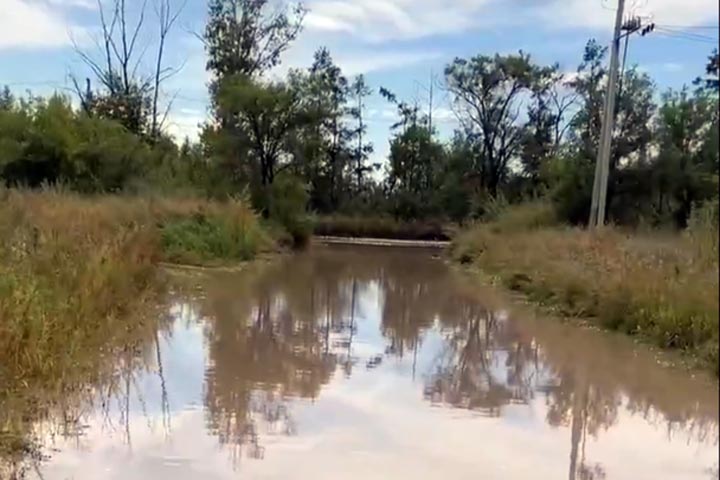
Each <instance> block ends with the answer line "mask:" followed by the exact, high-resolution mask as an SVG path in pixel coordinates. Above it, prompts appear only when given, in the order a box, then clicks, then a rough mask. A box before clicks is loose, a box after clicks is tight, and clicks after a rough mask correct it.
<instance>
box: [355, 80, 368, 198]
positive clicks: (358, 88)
mask: <svg viewBox="0 0 720 480" xmlns="http://www.w3.org/2000/svg"><path fill="white" fill-rule="evenodd" d="M371 93H372V90H371V89H370V87H368V85H367V84H366V83H365V77H364V76H363V75H362V74H361V75H358V76H357V77H355V80H354V81H353V83H352V85H351V86H350V95H351V96H352V99H353V106H352V107H350V115H351V116H352V118H353V119H354V120H355V122H356V127H355V130H354V132H353V133H354V135H355V138H356V142H357V146H356V147H355V150H354V152H353V160H354V163H355V164H354V166H353V174H354V177H355V188H356V193H357V194H362V192H363V189H364V183H365V181H364V176H365V174H366V173H367V172H370V171H372V169H373V167H372V166H370V165H367V164H366V161H367V159H368V157H369V156H370V155H371V154H372V153H373V145H372V143H364V136H365V133H366V132H367V124H366V123H365V99H366V98H367V97H368V96H370V94H371Z"/></svg>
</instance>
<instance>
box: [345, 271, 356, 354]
mask: <svg viewBox="0 0 720 480" xmlns="http://www.w3.org/2000/svg"><path fill="white" fill-rule="evenodd" d="M356 294H357V280H356V279H355V278H353V283H352V299H351V300H350V338H349V339H348V349H347V357H348V358H347V361H348V362H350V357H351V355H352V351H351V350H352V341H353V334H354V333H355V295H356Z"/></svg>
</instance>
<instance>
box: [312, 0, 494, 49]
mask: <svg viewBox="0 0 720 480" xmlns="http://www.w3.org/2000/svg"><path fill="white" fill-rule="evenodd" d="M489 3H491V0H461V1H455V2H446V1H444V0H315V1H312V2H310V4H309V8H310V13H309V14H308V17H307V20H308V23H307V27H308V28H309V29H314V30H320V31H333V32H338V31H339V32H345V33H350V34H353V35H356V36H359V37H362V38H363V39H365V40H369V41H375V42H382V41H385V40H391V39H412V38H420V37H424V36H428V35H433V34H438V33H457V32H458V31H459V30H463V29H466V28H468V27H470V26H472V25H473V24H474V23H475V21H474V17H475V15H477V14H478V13H479V12H480V9H481V7H483V6H485V5H486V4H489Z"/></svg>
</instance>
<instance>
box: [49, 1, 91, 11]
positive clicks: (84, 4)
mask: <svg viewBox="0 0 720 480" xmlns="http://www.w3.org/2000/svg"><path fill="white" fill-rule="evenodd" d="M47 3H49V4H51V5H56V6H59V7H76V8H84V9H86V10H96V9H97V0H47Z"/></svg>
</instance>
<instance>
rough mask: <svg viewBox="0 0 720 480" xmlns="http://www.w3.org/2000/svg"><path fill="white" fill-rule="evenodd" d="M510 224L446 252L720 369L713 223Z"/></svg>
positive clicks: (565, 307) (562, 307)
mask: <svg viewBox="0 0 720 480" xmlns="http://www.w3.org/2000/svg"><path fill="white" fill-rule="evenodd" d="M543 215H544V214H543ZM528 218H536V217H535V216H533V215H529V216H528ZM510 225H511V226H510V227H508V225H507V224H504V223H503V220H502V217H499V218H498V221H497V222H495V223H489V224H481V225H475V226H474V227H472V228H470V229H468V230H467V231H465V232H463V233H461V234H460V235H458V236H457V237H456V239H455V240H454V242H453V245H452V247H451V250H450V255H451V256H452V258H453V259H454V260H455V261H457V262H459V263H462V264H466V265H472V266H474V267H476V268H479V269H481V270H483V271H484V272H487V273H489V274H491V275H493V276H495V277H496V278H497V279H498V281H499V282H500V283H501V284H502V285H504V286H505V287H507V288H509V289H512V290H515V291H518V292H522V293H523V294H525V295H526V296H527V298H528V299H529V300H531V301H533V302H535V303H537V304H540V305H543V306H546V307H549V308H551V309H553V310H554V311H556V312H557V313H558V314H560V315H563V316H567V317H578V318H585V319H594V320H595V322H596V323H597V324H598V325H600V326H603V327H605V328H608V329H612V330H620V331H623V332H626V333H628V334H631V335H638V336H641V337H642V338H644V339H646V340H648V341H651V342H653V343H655V344H657V345H658V346H660V347H663V348H668V349H679V350H682V351H685V352H688V353H689V354H691V355H692V356H693V357H694V358H696V359H697V360H698V361H699V363H701V364H702V365H704V366H705V367H708V368H711V369H713V370H715V372H716V373H717V372H718V348H717V345H718V310H719V308H718V294H717V292H718V250H717V225H716V224H715V225H714V226H713V225H712V224H708V223H707V222H705V223H703V222H699V221H698V222H696V224H695V226H694V227H693V228H692V229H691V230H689V231H687V232H684V233H682V234H672V235H671V234H667V233H662V234H661V233H659V232H658V233H657V234H651V233H643V234H636V233H628V232H622V231H619V230H616V229H613V228H611V227H607V228H604V229H602V230H600V231H596V232H589V231H584V230H581V229H572V228H563V227H560V226H555V227H552V226H547V225H548V223H547V222H545V221H542V222H536V221H535V220H532V221H531V222H529V223H526V226H525V227H523V226H522V222H516V221H512V222H510Z"/></svg>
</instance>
